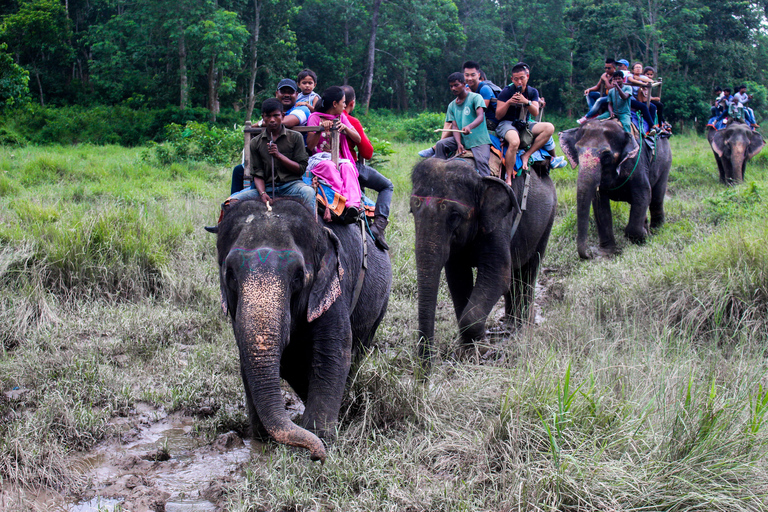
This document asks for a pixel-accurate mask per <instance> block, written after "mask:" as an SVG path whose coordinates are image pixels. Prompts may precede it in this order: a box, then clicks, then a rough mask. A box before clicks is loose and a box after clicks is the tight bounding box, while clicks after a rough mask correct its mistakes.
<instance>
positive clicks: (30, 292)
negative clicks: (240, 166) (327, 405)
mask: <svg viewBox="0 0 768 512" xmlns="http://www.w3.org/2000/svg"><path fill="white" fill-rule="evenodd" d="M671 141H672V151H673V164H672V172H671V176H670V183H669V190H668V196H667V200H666V203H665V208H666V212H667V223H666V225H665V226H664V227H663V228H662V229H661V230H660V231H659V232H658V233H656V234H655V236H653V237H652V238H651V239H650V241H649V242H648V243H646V244H645V245H643V246H636V245H632V244H629V243H628V242H627V241H626V240H625V239H623V237H621V236H619V235H620V234H621V230H622V229H623V226H624V224H625V223H626V221H627V218H628V212H629V209H628V207H627V205H624V204H615V205H614V227H615V230H616V231H617V238H618V240H619V243H620V245H621V247H622V248H623V253H622V254H621V255H619V256H617V257H616V258H614V259H611V260H597V261H581V260H579V258H578V255H577V253H576V246H575V237H576V192H575V183H576V171H575V170H573V169H570V168H565V169H559V170H557V171H554V172H553V177H554V180H555V183H556V186H557V192H558V200H559V203H558V215H557V219H556V221H555V225H554V228H553V231H552V237H551V238H550V242H549V247H548V250H547V255H546V257H545V258H544V272H543V273H542V275H541V276H540V282H541V284H542V288H541V290H540V292H539V296H538V297H537V301H538V303H539V305H540V308H541V310H540V316H541V318H540V320H539V321H538V322H537V323H536V324H535V325H532V326H530V327H526V328H524V329H521V330H519V331H516V332H504V330H503V329H502V328H501V327H503V326H501V325H499V324H498V320H497V319H498V318H499V316H500V311H498V313H499V314H495V315H492V316H493V317H494V320H493V321H492V323H491V325H489V327H490V328H491V329H492V330H493V332H494V334H493V335H492V336H491V337H490V339H489V340H488V341H487V343H484V344H482V345H481V346H479V350H478V351H477V354H476V355H475V356H474V357H470V359H469V360H462V361H456V360H454V359H453V357H452V355H453V353H454V351H455V349H456V348H457V347H458V340H457V334H458V333H457V326H456V320H455V318H454V316H453V308H452V306H451V304H450V300H449V298H448V294H447V290H445V289H443V290H442V291H441V296H440V297H439V303H438V315H437V331H436V337H437V340H438V343H439V352H440V362H439V363H438V365H437V366H436V368H435V370H434V373H433V375H432V377H431V379H430V380H429V382H428V383H427V384H420V383H418V382H417V381H416V380H415V379H414V376H413V375H414V368H415V364H416V362H415V360H414V356H415V347H416V338H415V330H416V326H417V320H416V307H415V303H416V270H415V259H414V255H413V244H414V240H413V237H414V227H413V221H412V219H411V218H410V215H409V213H408V197H409V190H410V169H411V168H412V166H413V164H414V163H415V162H416V160H417V157H416V156H415V153H416V151H417V150H418V149H422V148H423V147H425V146H424V145H417V144H394V145H393V149H394V150H395V153H394V154H393V155H390V157H389V161H388V162H387V163H385V164H382V170H383V171H384V172H385V174H387V175H388V176H389V177H390V178H392V179H393V181H394V182H395V187H396V195H395V200H394V205H393V214H392V218H391V224H390V227H389V229H388V232H387V239H388V241H389V243H390V246H391V252H390V254H391V257H392V265H393V270H394V276H395V277H394V282H393V285H392V296H391V298H390V303H389V304H390V305H389V310H388V313H387V316H386V317H385V319H384V322H383V324H382V326H381V327H380V329H379V331H378V335H377V339H376V346H377V349H376V350H374V351H373V352H372V353H371V354H370V355H369V356H368V357H366V358H365V359H364V360H363V361H362V363H361V364H360V365H359V367H358V368H357V369H356V371H355V373H354V375H353V376H352V382H351V385H350V387H349V391H348V394H347V396H346V400H345V403H344V406H343V408H342V417H341V424H340V427H339V433H338V439H337V441H336V442H335V443H334V444H332V445H331V446H330V448H329V451H328V460H327V461H326V463H325V464H324V465H320V464H316V463H311V462H310V460H309V457H308V454H307V453H306V452H305V451H301V450H296V449H293V448H289V447H285V446H282V445H277V444H274V443H272V444H266V445H263V446H261V447H259V453H258V454H257V455H254V456H253V457H252V458H251V459H250V462H248V463H246V464H245V468H244V469H245V471H244V472H242V473H241V474H239V475H238V476H236V477H233V478H231V479H230V480H229V481H227V482H226V485H224V486H223V488H222V493H221V494H220V495H219V496H218V497H217V499H218V503H219V505H220V506H222V507H225V508H226V509H227V510H233V511H246V510H248V511H251V510H252V511H256V510H270V511H299V510H301V511H308V510H339V511H349V510H359V511H378V510H381V511H385V510H386V511H409V512H416V511H489V510H493V511H502V510H503V511H511V510H595V509H600V510H675V511H678V510H680V511H682V510H707V511H710V510H728V511H734V510H765V509H768V465H767V464H766V448H767V447H768V444H767V442H768V425H766V422H767V418H766V411H768V380H767V379H766V375H765V373H766V355H767V352H766V349H767V348H768V222H767V221H768V197H764V196H766V195H768V153H766V152H765V151H764V152H763V153H762V154H760V155H758V156H757V157H756V158H755V159H754V160H753V161H752V162H750V163H749V164H748V167H747V172H746V182H745V184H743V185H740V186H738V187H732V188H726V187H723V186H721V185H720V184H719V183H718V181H717V169H716V166H715V162H714V157H713V155H712V153H711V151H710V149H709V146H708V144H707V142H706V139H705V138H704V137H703V136H699V135H695V134H686V135H676V136H674V137H673V138H672V139H671ZM142 151H143V150H142V149H126V148H121V147H118V146H88V145H80V146H42V147H31V146H30V147H21V148H9V147H0V284H1V288H0V347H2V348H1V350H2V352H0V484H2V491H0V500H3V501H0V509H3V507H4V506H5V508H7V509H8V510H30V509H33V508H34V506H37V505H35V504H36V503H40V496H41V495H51V494H52V495H56V496H58V495H60V496H64V497H67V499H70V500H75V499H76V498H78V497H80V496H83V495H86V494H87V490H88V487H89V483H88V481H87V479H86V478H85V477H84V476H83V474H82V472H81V471H78V467H77V465H73V464H72V463H71V460H72V457H73V456H77V455H78V454H81V452H87V451H88V450H90V449H92V448H94V447H95V446H96V445H97V444H98V443H99V442H100V441H102V440H105V439H109V438H119V436H120V435H121V434H122V433H123V432H124V430H125V428H126V425H127V426H130V425H131V424H132V422H133V421H135V416H136V410H137V408H138V407H139V406H140V405H141V404H145V405H148V406H149V407H152V408H155V409H156V410H163V411H165V412H166V413H173V412H174V411H180V412H185V413H189V414H192V415H195V418H196V419H195V421H194V425H193V429H192V432H191V433H190V435H192V436H196V437H197V438H199V439H200V440H201V441H202V442H208V441H210V440H213V439H216V437H217V436H219V435H220V434H223V433H226V432H228V431H230V430H235V431H236V432H240V433H242V432H245V430H246V426H247V419H246V413H245V410H244V408H243V391H242V384H241V381H240V375H239V363H238V359H237V357H238V356H237V350H236V346H235V342H234V337H233V334H232V330H231V326H230V324H229V322H228V321H227V319H226V317H224V316H223V314H222V313H221V311H220V308H219V290H218V277H217V269H216V262H215V241H214V238H213V236H212V235H209V234H207V233H205V232H204V231H203V230H202V226H203V225H206V224H211V223H213V222H214V221H215V219H216V216H217V214H218V209H219V203H220V202H221V200H222V199H223V198H224V197H225V196H226V193H227V192H228V190H229V178H230V176H229V172H230V167H229V166H226V167H215V166H212V165H211V164H207V163H194V162H193V163H189V162H187V163H174V164H170V165H160V164H157V163H152V161H151V159H150V160H148V159H147V158H145V157H143V156H142ZM591 238H592V239H593V241H592V243H593V244H594V243H595V241H596V240H595V239H596V235H595V233H594V230H593V231H592V236H591ZM497 308H498V306H497ZM14 388H18V389H14ZM13 391H16V393H13ZM202 408H205V409H206V410H207V411H211V412H210V413H207V414H197V412H199V411H200V410H201V409H202ZM118 420H119V421H118ZM35 500H37V501H35ZM118 508H119V507H118Z"/></svg>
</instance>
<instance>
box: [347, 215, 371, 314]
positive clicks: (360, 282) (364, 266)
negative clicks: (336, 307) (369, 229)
mask: <svg viewBox="0 0 768 512" xmlns="http://www.w3.org/2000/svg"><path fill="white" fill-rule="evenodd" d="M365 222H366V221H365V218H364V217H363V216H360V219H359V220H358V223H359V224H360V235H361V237H362V239H363V263H362V265H360V273H359V274H358V275H357V282H356V283H355V292H354V293H353V294H352V305H351V306H350V307H349V311H350V313H352V312H353V311H354V310H355V306H357V299H359V298H360V292H361V291H363V281H364V280H365V271H366V269H367V268H368V241H367V240H366V239H367V238H368V237H366V236H365Z"/></svg>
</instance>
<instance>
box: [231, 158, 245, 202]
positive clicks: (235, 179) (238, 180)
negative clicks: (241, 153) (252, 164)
mask: <svg viewBox="0 0 768 512" xmlns="http://www.w3.org/2000/svg"><path fill="white" fill-rule="evenodd" d="M244 173H245V167H243V164H240V165H236V166H235V168H234V169H232V187H231V188H230V192H229V195H232V194H236V193H238V192H240V191H241V190H243V180H244V179H245V178H244V176H245V174H244Z"/></svg>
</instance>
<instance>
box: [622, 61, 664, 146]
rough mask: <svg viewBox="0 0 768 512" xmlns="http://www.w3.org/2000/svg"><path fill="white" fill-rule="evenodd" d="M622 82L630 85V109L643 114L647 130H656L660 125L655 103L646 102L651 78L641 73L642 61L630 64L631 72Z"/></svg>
mask: <svg viewBox="0 0 768 512" xmlns="http://www.w3.org/2000/svg"><path fill="white" fill-rule="evenodd" d="M624 82H625V83H627V84H628V85H630V86H631V87H632V105H631V107H632V109H633V110H639V111H640V112H641V113H642V114H643V119H645V122H646V123H648V130H651V129H652V128H653V129H654V130H656V131H658V130H659V129H660V127H659V125H658V123H657V122H656V105H654V104H653V103H649V102H648V96H649V95H650V92H651V85H652V84H653V80H651V79H650V78H648V77H647V76H645V75H644V74H643V63H642V62H635V63H634V64H633V65H632V72H631V73H630V74H629V75H625V77H624ZM646 114H647V115H646ZM654 135H655V133H654Z"/></svg>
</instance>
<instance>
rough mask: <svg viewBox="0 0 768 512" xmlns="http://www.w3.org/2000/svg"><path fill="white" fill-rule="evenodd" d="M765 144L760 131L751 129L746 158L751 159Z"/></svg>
mask: <svg viewBox="0 0 768 512" xmlns="http://www.w3.org/2000/svg"><path fill="white" fill-rule="evenodd" d="M763 146H765V139H764V138H763V135H762V134H761V133H760V132H756V131H753V132H752V133H751V134H750V136H749V149H748V150H747V158H748V159H751V158H752V157H754V156H755V155H757V154H758V153H759V152H760V151H762V149H763Z"/></svg>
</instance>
